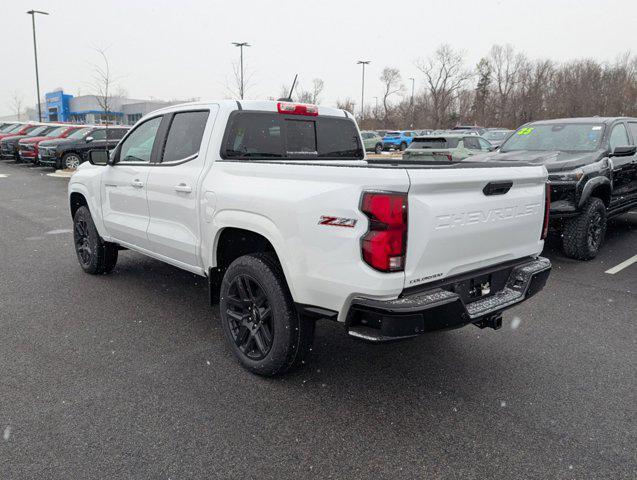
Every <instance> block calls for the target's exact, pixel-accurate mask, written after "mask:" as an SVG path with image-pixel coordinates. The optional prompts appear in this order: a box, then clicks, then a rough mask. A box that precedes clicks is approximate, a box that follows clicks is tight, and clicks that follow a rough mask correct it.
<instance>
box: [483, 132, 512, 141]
mask: <svg viewBox="0 0 637 480" xmlns="http://www.w3.org/2000/svg"><path fill="white" fill-rule="evenodd" d="M509 133H511V132H510V131H509V130H502V131H499V132H498V131H495V132H486V133H485V134H484V135H482V136H483V137H484V138H486V139H487V140H504V139H505V138H507V135H508V134H509Z"/></svg>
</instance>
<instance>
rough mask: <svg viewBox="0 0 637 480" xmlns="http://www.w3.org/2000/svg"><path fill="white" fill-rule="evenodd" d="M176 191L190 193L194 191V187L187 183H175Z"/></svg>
mask: <svg viewBox="0 0 637 480" xmlns="http://www.w3.org/2000/svg"><path fill="white" fill-rule="evenodd" d="M175 192H183V193H190V192H192V187H191V186H190V185H186V184H185V183H180V184H179V185H175Z"/></svg>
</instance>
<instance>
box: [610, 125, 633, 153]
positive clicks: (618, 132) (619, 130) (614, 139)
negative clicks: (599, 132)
mask: <svg viewBox="0 0 637 480" xmlns="http://www.w3.org/2000/svg"><path fill="white" fill-rule="evenodd" d="M609 142H610V151H611V152H612V151H614V150H615V148H617V147H625V146H626V145H628V144H629V142H628V133H626V127H624V124H623V123H618V124H617V125H615V126H614V127H613V130H612V131H611V132H610V140H609Z"/></svg>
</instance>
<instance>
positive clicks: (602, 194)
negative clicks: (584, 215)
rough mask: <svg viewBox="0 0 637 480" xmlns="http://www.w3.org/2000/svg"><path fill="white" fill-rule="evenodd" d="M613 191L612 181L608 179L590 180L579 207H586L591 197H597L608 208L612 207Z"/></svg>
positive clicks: (597, 178) (585, 186) (583, 191)
mask: <svg viewBox="0 0 637 480" xmlns="http://www.w3.org/2000/svg"><path fill="white" fill-rule="evenodd" d="M611 190H612V188H611V184H610V180H609V179H608V178H606V177H596V178H593V179H591V180H589V181H588V182H587V183H586V185H584V189H583V190H582V195H581V197H580V201H579V207H581V206H582V205H584V203H586V202H587V201H588V199H589V198H590V197H597V198H599V199H600V200H601V201H602V202H604V205H605V206H606V208H608V207H609V206H610V199H611Z"/></svg>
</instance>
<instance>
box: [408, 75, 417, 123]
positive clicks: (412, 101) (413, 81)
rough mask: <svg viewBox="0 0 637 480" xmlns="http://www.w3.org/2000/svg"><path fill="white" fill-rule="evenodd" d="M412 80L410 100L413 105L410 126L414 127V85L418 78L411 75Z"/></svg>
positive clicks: (410, 104) (411, 105)
mask: <svg viewBox="0 0 637 480" xmlns="http://www.w3.org/2000/svg"><path fill="white" fill-rule="evenodd" d="M409 80H411V99H410V100H409V106H410V107H411V126H410V128H414V117H415V109H414V85H415V84H416V80H415V79H414V78H412V77H409Z"/></svg>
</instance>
